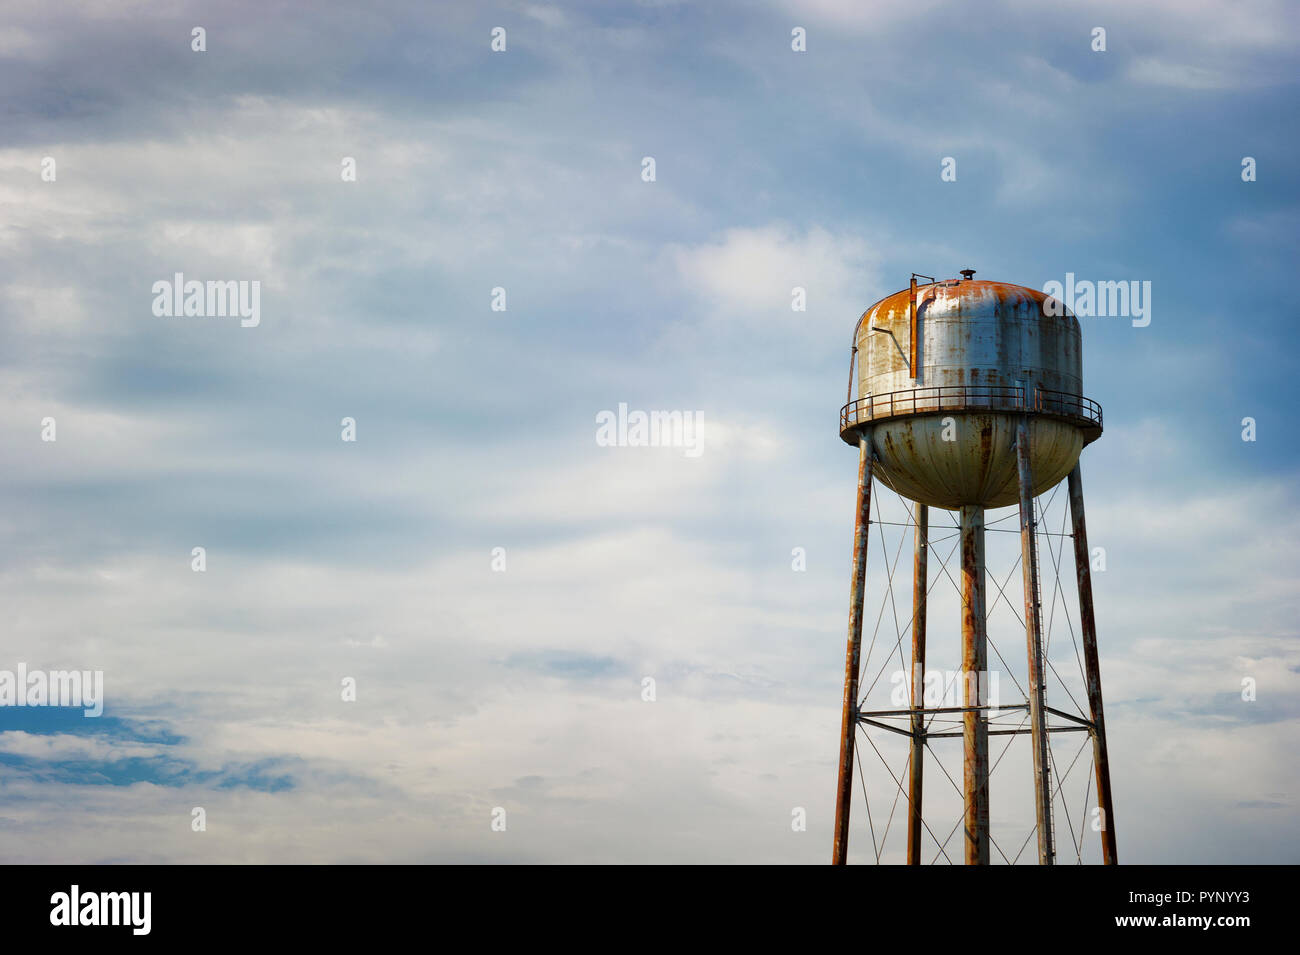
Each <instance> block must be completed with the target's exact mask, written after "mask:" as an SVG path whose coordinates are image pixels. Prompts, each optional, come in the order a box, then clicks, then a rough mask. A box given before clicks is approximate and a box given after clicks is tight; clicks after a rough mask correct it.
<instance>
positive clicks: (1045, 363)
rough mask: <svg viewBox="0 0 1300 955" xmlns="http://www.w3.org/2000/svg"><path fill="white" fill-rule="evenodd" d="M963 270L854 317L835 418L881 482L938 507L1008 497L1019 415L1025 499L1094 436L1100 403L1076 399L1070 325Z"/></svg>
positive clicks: (1042, 304)
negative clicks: (845, 381)
mask: <svg viewBox="0 0 1300 955" xmlns="http://www.w3.org/2000/svg"><path fill="white" fill-rule="evenodd" d="M973 275H974V273H973V271H971V270H966V271H965V272H963V278H961V279H949V280H945V281H940V282H933V281H931V282H928V283H925V284H920V285H915V286H913V287H911V288H907V289H903V290H902V291H900V292H896V293H894V294H893V295H890V296H887V297H886V298H883V299H881V300H880V301H879V302H877V303H876V304H875V305H873V306H871V307H870V308H869V309H867V311H866V312H864V313H863V315H862V318H861V319H860V320H859V323H858V328H857V330H856V332H855V346H856V362H857V374H856V383H857V388H858V398H857V400H856V401H850V403H849V404H848V405H846V406H845V407H844V408H843V409H842V411H841V416H840V434H841V437H843V438H844V440H845V441H848V442H849V443H851V444H855V445H856V444H857V442H858V435H859V434H861V433H865V434H866V435H867V436H868V437H869V439H870V441H871V446H872V449H873V451H874V452H875V455H876V467H877V472H876V473H877V475H878V476H879V479H880V480H881V481H882V482H883V483H884V484H886V485H887V486H888V487H890V488H892V489H894V490H895V491H897V492H898V493H900V494H902V495H903V496H904V497H908V498H911V499H912V500H915V501H919V502H920V503H922V504H929V505H932V506H935V507H942V508H948V509H956V508H959V507H961V506H963V505H972V504H979V505H982V506H984V507H986V508H990V507H1003V506H1006V505H1009V504H1014V503H1016V502H1017V500H1018V499H1019V492H1018V488H1017V475H1016V450H1015V436H1016V424H1017V420H1018V419H1019V417H1020V416H1021V415H1028V417H1029V445H1030V462H1031V467H1032V470H1033V476H1034V493H1035V494H1038V493H1040V492H1041V491H1043V490H1046V489H1048V488H1050V487H1052V486H1054V485H1055V484H1056V483H1057V482H1058V481H1060V480H1061V479H1062V478H1064V477H1065V476H1066V475H1068V474H1069V473H1070V470H1071V469H1072V468H1073V467H1074V465H1075V463H1076V462H1077V461H1078V459H1079V453H1080V451H1082V449H1083V447H1084V446H1085V445H1086V444H1088V443H1089V442H1091V441H1093V440H1095V439H1096V438H1097V437H1098V436H1099V435H1100V434H1101V408H1100V406H1099V405H1097V404H1096V402H1093V401H1090V400H1089V399H1087V398H1085V397H1083V368H1082V355H1081V347H1080V334H1079V321H1078V319H1077V318H1075V317H1074V316H1073V315H1071V314H1069V313H1068V311H1067V310H1066V309H1065V308H1064V307H1062V306H1060V304H1059V303H1058V302H1056V301H1055V300H1053V299H1051V298H1050V297H1049V296H1048V295H1046V294H1044V293H1043V292H1039V291H1037V290H1035V289H1031V288H1026V287H1025V286H1022V285H1011V284H1009V283H1006V282H987V281H977V280H975V279H974V278H973ZM851 377H852V376H851Z"/></svg>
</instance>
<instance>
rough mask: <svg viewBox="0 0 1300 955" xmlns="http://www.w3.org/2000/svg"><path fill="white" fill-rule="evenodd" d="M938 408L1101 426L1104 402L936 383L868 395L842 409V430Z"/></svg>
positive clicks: (1042, 391)
mask: <svg viewBox="0 0 1300 955" xmlns="http://www.w3.org/2000/svg"><path fill="white" fill-rule="evenodd" d="M938 411H1013V412H1023V413H1029V414H1050V415H1058V416H1060V417H1063V418H1075V419H1080V420H1082V421H1084V422H1087V424H1088V425H1089V426H1092V427H1096V428H1100V427H1101V405H1099V404H1098V403H1097V402H1095V401H1093V400H1092V399H1091V398H1085V397H1083V395H1074V394H1070V393H1069V392H1066V391H1053V390H1052V389H1050V388H1039V387H1035V388H1034V391H1033V394H1032V395H1031V396H1029V398H1028V400H1027V399H1026V396H1025V389H1024V388H1020V387H1016V386H1012V385H934V386H931V387H929V388H910V389H907V390H906V391H891V392H887V393H885V394H880V395H866V396H864V397H862V398H858V399H857V400H856V401H850V402H849V403H848V404H846V405H845V406H844V407H843V408H841V409H840V431H841V432H843V431H844V430H846V429H847V428H850V427H853V426H854V425H858V424H862V423H864V422H867V421H879V420H880V419H882V418H894V417H898V416H899V415H913V414H924V413H926V412H938Z"/></svg>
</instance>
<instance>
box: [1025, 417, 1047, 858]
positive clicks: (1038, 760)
mask: <svg viewBox="0 0 1300 955" xmlns="http://www.w3.org/2000/svg"><path fill="white" fill-rule="evenodd" d="M1030 441H1031V439H1030V436H1029V422H1028V420H1027V419H1026V418H1023V417H1022V418H1021V419H1020V421H1019V422H1018V425H1017V428H1016V462H1017V464H1018V467H1019V485H1020V566H1021V568H1022V571H1023V577H1024V593H1025V648H1026V653H1027V655H1028V659H1029V728H1030V733H1031V735H1032V737H1033V739H1032V745H1033V753H1034V817H1035V819H1036V820H1037V823H1038V862H1039V864H1040V865H1052V864H1053V863H1054V862H1055V861H1056V847H1055V846H1054V845H1053V842H1054V835H1055V833H1054V832H1053V829H1052V777H1051V763H1050V762H1049V760H1048V752H1047V746H1048V743H1047V712H1046V706H1047V699H1046V697H1045V691H1046V687H1045V683H1044V674H1043V641H1042V633H1043V623H1042V612H1041V611H1042V603H1041V600H1040V598H1039V594H1038V541H1037V538H1036V536H1035V534H1036V530H1037V528H1036V524H1037V522H1036V521H1035V519H1034V478H1033V473H1032V471H1031V470H1030V457H1031V454H1030V448H1031V447H1032V445H1031V444H1030Z"/></svg>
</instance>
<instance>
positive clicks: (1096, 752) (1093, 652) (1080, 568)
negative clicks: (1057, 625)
mask: <svg viewBox="0 0 1300 955" xmlns="http://www.w3.org/2000/svg"><path fill="white" fill-rule="evenodd" d="M1069 490H1070V519H1071V522H1072V524H1073V527H1074V567H1075V578H1076V579H1077V581H1078V585H1079V630H1080V631H1081V633H1082V635H1083V665H1084V670H1085V675H1086V678H1087V681H1088V710H1089V712H1090V714H1091V716H1092V726H1093V733H1092V757H1093V763H1094V765H1095V766H1096V769H1097V805H1098V807H1099V808H1100V809H1101V813H1102V818H1101V823H1102V830H1101V858H1102V863H1103V864H1105V865H1115V864H1116V863H1117V862H1118V861H1119V860H1118V857H1117V856H1116V852H1115V812H1114V805H1113V803H1112V802H1111V794H1110V756H1109V754H1108V753H1107V751H1106V717H1105V715H1104V713H1103V712H1102V705H1101V663H1100V661H1099V660H1098V657H1097V620H1096V617H1095V616H1094V614H1093V607H1092V564H1091V563H1090V561H1091V559H1092V555H1091V553H1090V552H1089V551H1088V527H1087V524H1086V523H1085V521H1084V514H1083V476H1082V475H1081V474H1080V473H1079V466H1078V465H1077V464H1076V465H1075V466H1074V470H1073V471H1071V472H1070V483H1069Z"/></svg>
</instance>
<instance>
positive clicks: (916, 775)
mask: <svg viewBox="0 0 1300 955" xmlns="http://www.w3.org/2000/svg"><path fill="white" fill-rule="evenodd" d="M913 281H915V279H913ZM929 530H930V508H929V507H927V506H926V505H925V504H917V505H916V530H915V537H914V539H913V541H912V674H911V677H912V697H911V699H912V761H911V774H910V778H909V780H908V789H907V805H908V813H907V864H908V865H920V864H921V829H922V827H923V823H922V821H921V819H922V817H921V783H922V777H923V775H924V772H923V771H924V769H925V716H924V714H923V713H921V704H922V703H923V702H924V693H923V687H922V684H923V683H924V680H925V598H926V587H927V586H928V584H929V581H930V574H929V568H928V563H929V550H930V545H929Z"/></svg>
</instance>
